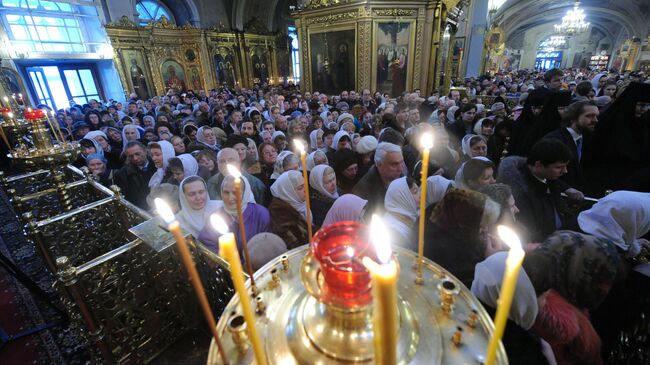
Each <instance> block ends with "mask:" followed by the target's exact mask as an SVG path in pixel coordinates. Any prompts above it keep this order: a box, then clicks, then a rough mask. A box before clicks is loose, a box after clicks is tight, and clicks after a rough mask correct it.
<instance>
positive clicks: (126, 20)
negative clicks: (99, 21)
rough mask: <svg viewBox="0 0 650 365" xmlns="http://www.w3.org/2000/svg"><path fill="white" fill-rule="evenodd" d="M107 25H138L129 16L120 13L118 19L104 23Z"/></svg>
mask: <svg viewBox="0 0 650 365" xmlns="http://www.w3.org/2000/svg"><path fill="white" fill-rule="evenodd" d="M106 26H107V27H113V28H137V27H138V25H137V24H135V23H134V22H133V21H132V20H131V19H129V17H127V16H126V15H122V17H120V19H119V20H118V21H116V22H114V23H108V24H106Z"/></svg>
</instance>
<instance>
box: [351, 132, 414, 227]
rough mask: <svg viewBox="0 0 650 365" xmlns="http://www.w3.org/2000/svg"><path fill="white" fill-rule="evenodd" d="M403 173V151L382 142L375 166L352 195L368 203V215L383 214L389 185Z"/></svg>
mask: <svg viewBox="0 0 650 365" xmlns="http://www.w3.org/2000/svg"><path fill="white" fill-rule="evenodd" d="M403 172H404V157H403V156H402V149H401V148H400V147H399V146H398V145H396V144H392V143H388V142H381V143H380V144H378V145H377V150H376V151H375V165H374V166H372V167H371V168H370V170H368V172H367V173H366V174H365V175H363V177H362V178H361V180H359V182H358V183H357V184H356V185H355V186H354V189H353V190H352V194H354V195H357V196H358V197H360V198H363V199H366V200H367V201H368V204H366V212H367V213H368V214H382V213H383V211H384V198H385V197H386V190H387V189H388V185H390V183H391V182H392V181H393V180H395V179H397V178H399V177H400V176H402V174H403Z"/></svg>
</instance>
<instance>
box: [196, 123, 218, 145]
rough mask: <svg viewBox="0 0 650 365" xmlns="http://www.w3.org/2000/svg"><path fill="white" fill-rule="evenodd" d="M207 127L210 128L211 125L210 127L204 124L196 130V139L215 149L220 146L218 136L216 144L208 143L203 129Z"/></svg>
mask: <svg viewBox="0 0 650 365" xmlns="http://www.w3.org/2000/svg"><path fill="white" fill-rule="evenodd" d="M206 128H207V129H210V127H208V126H203V127H201V128H199V129H198V130H197V131H196V140H197V141H199V142H200V143H202V144H204V145H206V146H208V147H210V148H211V149H213V150H214V149H217V148H219V145H218V144H217V143H216V138H215V143H214V144H208V143H206V142H205V136H204V135H203V131H204V130H205V129H206Z"/></svg>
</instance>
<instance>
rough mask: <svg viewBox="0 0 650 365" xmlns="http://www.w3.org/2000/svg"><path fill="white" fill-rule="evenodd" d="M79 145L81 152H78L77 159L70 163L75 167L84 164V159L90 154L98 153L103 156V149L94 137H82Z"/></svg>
mask: <svg viewBox="0 0 650 365" xmlns="http://www.w3.org/2000/svg"><path fill="white" fill-rule="evenodd" d="M79 146H80V147H81V153H79V156H78V157H77V160H76V161H75V162H74V163H73V164H72V165H73V166H75V167H81V166H84V165H86V159H87V158H88V156H90V155H94V154H98V155H101V156H104V150H103V149H102V147H101V146H100V145H99V143H98V142H97V141H95V140H94V139H91V138H85V137H84V138H82V139H81V140H80V141H79Z"/></svg>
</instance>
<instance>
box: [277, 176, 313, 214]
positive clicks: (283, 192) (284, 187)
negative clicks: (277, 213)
mask: <svg viewBox="0 0 650 365" xmlns="http://www.w3.org/2000/svg"><path fill="white" fill-rule="evenodd" d="M300 184H303V179H302V174H301V173H300V172H298V171H296V170H290V171H287V172H284V173H282V175H280V177H278V179H277V180H276V181H275V182H274V183H273V185H271V194H272V195H273V196H274V197H276V198H278V199H282V200H283V201H285V202H286V203H288V204H289V205H291V206H292V207H293V208H294V209H295V210H297V211H298V213H300V215H302V216H303V218H305V220H307V204H306V203H305V197H304V196H303V197H302V199H300V198H301V197H299V196H298V193H297V192H296V187H297V186H300Z"/></svg>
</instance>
